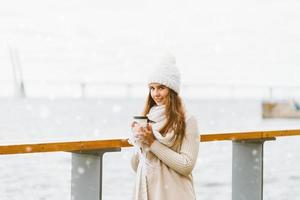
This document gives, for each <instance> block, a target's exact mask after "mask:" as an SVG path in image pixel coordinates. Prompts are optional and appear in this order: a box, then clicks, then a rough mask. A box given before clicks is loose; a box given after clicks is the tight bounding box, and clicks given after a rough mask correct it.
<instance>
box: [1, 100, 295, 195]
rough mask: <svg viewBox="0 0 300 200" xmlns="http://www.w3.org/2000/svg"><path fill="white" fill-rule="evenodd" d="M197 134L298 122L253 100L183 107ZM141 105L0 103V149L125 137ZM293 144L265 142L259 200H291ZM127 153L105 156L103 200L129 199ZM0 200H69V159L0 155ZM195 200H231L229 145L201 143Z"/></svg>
mask: <svg viewBox="0 0 300 200" xmlns="http://www.w3.org/2000/svg"><path fill="white" fill-rule="evenodd" d="M185 104H186V107H187V109H188V110H189V111H190V112H191V113H192V114H194V115H195V116H196V118H197V120H198V124H199V128H200V131H201V133H205V134H206V133H221V132H233V131H249V130H275V129H298V128H299V127H300V125H299V124H300V123H299V122H300V120H297V119H270V120H264V119H262V118H261V104H260V101H256V100H188V101H186V102H185ZM142 107H143V99H133V98H127V99H125V98H124V99H78V100H74V99H73V100H71V99H60V100H46V99H13V100H12V99H3V98H2V99H0V110H1V115H0V141H1V144H15V143H27V142H28V143H33V142H47V141H51V142H53V141H74V140H92V139H104V138H126V137H128V135H129V134H130V129H129V125H130V122H131V117H132V116H133V115H135V114H138V113H140V112H141V110H142ZM299 141H300V137H287V138H278V139H277V140H276V141H269V142H266V143H265V152H264V155H265V160H264V172H265V173H264V180H265V184H264V199H270V200H271V199H272V200H284V199H288V200H293V199H298V197H299V196H300V191H299V190H297V188H298V187H297V186H299V184H300V170H299V168H298V166H299V164H300V155H299V154H298V152H299V150H300V147H299V145H298V144H299ZM131 151H132V148H126V149H123V150H122V152H120V153H107V154H106V155H105V156H104V157H105V158H104V180H103V181H104V188H103V192H104V199H110V200H119V199H131V198H130V197H131V193H132V188H133V183H134V173H133V171H132V170H131V168H130V164H129V160H130V155H131V153H132V152H131ZM0 162H1V165H0V180H1V181H0V199H1V200H19V199H25V200H35V199H40V200H53V199H55V200H56V199H57V200H61V199H71V197H70V189H71V185H70V180H71V176H70V175H71V171H70V170H71V163H70V162H71V155H70V154H69V153H64V152H61V153H37V154H27V155H9V156H6V155H5V156H0ZM194 181H195V188H196V192H197V198H198V199H201V200H219V199H222V200H229V199H231V143H230V142H208V143H201V144H200V152H199V157H198V162H197V165H196V167H195V170H194Z"/></svg>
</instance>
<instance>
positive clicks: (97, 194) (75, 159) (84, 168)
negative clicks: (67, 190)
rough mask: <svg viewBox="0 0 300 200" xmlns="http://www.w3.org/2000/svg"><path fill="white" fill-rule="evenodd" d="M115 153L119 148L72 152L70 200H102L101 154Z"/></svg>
mask: <svg viewBox="0 0 300 200" xmlns="http://www.w3.org/2000/svg"><path fill="white" fill-rule="evenodd" d="M116 151H121V148H112V149H101V150H97V151H81V152H72V176H71V199H72V200H102V164H103V154H104V153H106V152H116Z"/></svg>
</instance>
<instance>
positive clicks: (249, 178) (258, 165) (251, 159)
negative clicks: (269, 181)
mask: <svg viewBox="0 0 300 200" xmlns="http://www.w3.org/2000/svg"><path fill="white" fill-rule="evenodd" d="M266 140H275V138H268V139H264V140H242V141H233V142H232V200H263V154H264V146H263V145H264V142H265V141H266Z"/></svg>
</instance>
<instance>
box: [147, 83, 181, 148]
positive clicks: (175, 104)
mask: <svg viewBox="0 0 300 200" xmlns="http://www.w3.org/2000/svg"><path fill="white" fill-rule="evenodd" d="M168 89H169V93H168V97H167V101H166V104H165V106H166V110H165V115H166V119H167V122H166V124H165V125H164V126H163V127H162V128H161V129H160V130H159V132H160V133H161V134H165V133H167V132H168V131H170V130H173V131H174V134H175V136H176V140H175V142H174V145H173V146H177V145H179V146H181V144H182V141H183V138H184V136H185V128H186V123H185V112H184V106H183V103H182V100H181V98H180V96H179V95H178V94H177V93H176V92H175V91H173V90H172V89H170V88H168ZM155 105H156V103H155V101H154V100H153V99H152V97H151V93H150V91H149V94H148V97H147V99H146V103H145V107H144V111H143V115H144V116H146V115H147V114H148V113H149V111H150V109H151V108H152V107H153V106H155Z"/></svg>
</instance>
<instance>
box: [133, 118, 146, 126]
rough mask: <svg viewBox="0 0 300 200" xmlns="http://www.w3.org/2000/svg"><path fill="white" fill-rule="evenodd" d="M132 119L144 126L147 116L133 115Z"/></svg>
mask: <svg viewBox="0 0 300 200" xmlns="http://www.w3.org/2000/svg"><path fill="white" fill-rule="evenodd" d="M133 119H134V121H135V122H137V123H138V124H139V125H140V126H141V127H146V126H147V123H148V117H146V116H134V117H133Z"/></svg>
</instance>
